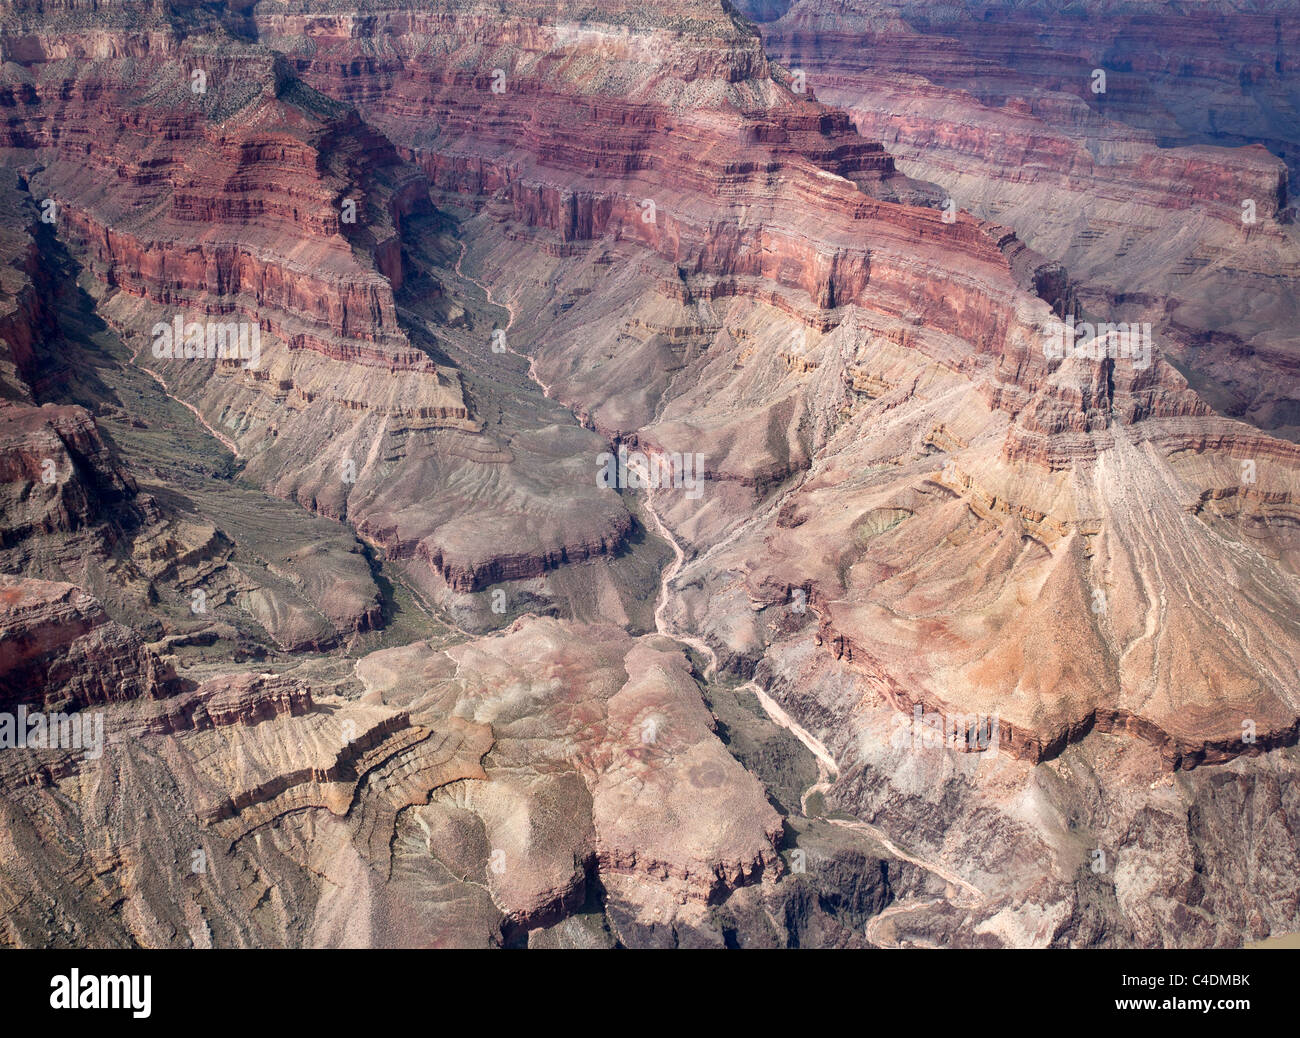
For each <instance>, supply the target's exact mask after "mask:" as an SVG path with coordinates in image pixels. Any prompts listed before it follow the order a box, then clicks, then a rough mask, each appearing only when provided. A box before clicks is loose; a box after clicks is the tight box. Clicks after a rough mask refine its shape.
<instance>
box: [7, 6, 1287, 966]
mask: <svg viewBox="0 0 1300 1038" xmlns="http://www.w3.org/2000/svg"><path fill="white" fill-rule="evenodd" d="M1241 7H1243V5H1230V4H1228V3H1226V2H1224V3H1219V2H1217V0H1212V2H1208V3H1206V4H1203V5H1197V9H1196V11H1195V12H1193V13H1187V12H1182V11H1174V10H1173V9H1172V6H1171V5H1167V4H1163V3H1158V2H1156V0H1133V2H1128V3H1124V4H1118V3H1111V2H1109V0H1089V2H1088V3H1084V4H1080V5H1075V7H1072V8H1071V10H1070V11H1069V12H1064V13H1063V12H1061V11H1060V10H1058V9H1057V8H1058V5H1053V4H1048V3H1046V2H1043V3H1039V2H1037V0H1034V2H1030V3H1010V2H1002V0H990V2H987V3H983V4H980V5H938V6H936V5H932V4H922V3H919V2H915V0H796V2H786V0H744V2H741V3H739V4H738V5H732V4H731V3H728V2H725V0H724V2H713V0H673V2H672V3H671V4H668V5H666V6H664V7H662V8H659V9H647V8H645V6H644V5H638V4H633V3H630V2H627V0H614V2H611V3H607V4H602V5H600V7H599V9H596V8H592V7H589V6H587V5H580V4H570V3H567V2H561V3H541V2H536V0H518V2H514V0H512V2H510V3H507V4H497V3H488V2H485V0H467V2H458V3H442V2H427V0H425V2H414V0H409V2H408V0H341V2H338V3H329V4H322V3H319V2H310V0H240V2H229V3H215V4H206V3H204V4H200V3H190V2H181V3H164V2H161V0H145V2H143V3H126V2H124V0H101V2H100V3H98V4H96V5H94V9H93V11H91V10H89V9H88V8H87V7H86V6H85V5H83V4H81V3H78V2H76V0H53V2H50V0H47V2H43V3H37V2H34V0H31V2H28V0H20V2H18V3H15V4H11V5H9V6H8V7H7V8H6V9H5V11H4V12H3V14H0V58H2V59H3V64H2V65H0V216H2V217H3V219H0V253H2V254H3V258H4V262H3V263H2V264H0V473H3V475H4V479H3V480H0V618H2V619H0V622H2V623H3V638H0V708H3V709H4V710H9V709H16V708H17V707H19V706H22V707H25V708H30V709H32V710H40V709H46V710H74V711H79V712H81V713H83V714H85V713H86V712H88V711H98V712H102V714H103V716H104V718H105V722H106V723H105V731H106V733H107V741H106V746H105V748H104V752H103V754H102V756H100V757H97V758H93V759H92V758H90V757H89V756H87V755H84V754H82V753H80V752H78V750H77V749H76V748H69V747H59V746H45V747H40V746H35V747H32V746H28V747H22V748H11V749H5V750H3V751H0V805H3V807H2V809H3V812H4V819H5V827H4V836H3V838H2V841H3V842H0V847H2V848H3V849H2V850H0V943H3V944H5V945H13V946H67V947H73V946H78V947H79V946H96V947H100V946H103V947H129V946H150V947H219V946H245V947H246V946H276V947H280V946H286V947H300V946H314V947H341V946H381V945H382V946H402V947H410V946H436V947H461V946H489V945H491V946H528V947H616V946H624V947H660V946H665V947H666V946H683V947H686V946H690V947H811V946H819V947H871V946H879V947H905V946H927V947H934V946H971V947H1048V946H1052V947H1067V946H1096V945H1100V946H1112V947H1113V946H1143V947H1173V946H1225V947H1236V946H1239V945H1241V944H1243V943H1245V942H1247V941H1255V940H1260V939H1264V938H1268V937H1270V936H1271V935H1279V934H1283V933H1288V932H1294V931H1296V930H1298V929H1300V844H1298V843H1297V838H1296V836H1295V835H1294V834H1295V833H1296V831H1297V822H1298V821H1300V799H1297V798H1298V797H1300V794H1298V793H1297V792H1296V790H1297V789H1300V785H1297V784H1296V783H1295V782H1293V781H1291V780H1292V778H1293V777H1294V774H1295V773H1296V772H1297V771H1298V770H1300V750H1298V749H1297V743H1298V742H1300V691H1298V690H1300V608H1298V606H1300V505H1298V504H1297V501H1300V444H1298V443H1297V439H1298V437H1297V433H1298V432H1300V378H1297V370H1298V369H1297V366H1298V364H1300V339H1298V338H1297V332H1296V317H1297V313H1296V301H1297V299H1300V293H1298V292H1297V286H1298V285H1300V227H1297V223H1296V220H1295V207H1294V204H1293V203H1292V201H1291V199H1290V196H1289V194H1288V185H1289V176H1290V174H1291V172H1292V171H1294V170H1296V169H1297V168H1298V167H1297V165H1296V163H1297V156H1298V155H1300V152H1297V150H1296V149H1297V147H1298V146H1300V144H1298V142H1300V115H1297V113H1295V111H1294V109H1293V108H1292V107H1291V106H1292V104H1293V100H1294V96H1295V94H1294V84H1295V82H1296V76H1297V75H1298V74H1300V65H1298V64H1297V61H1298V60H1300V59H1297V58H1296V56H1295V55H1296V53H1297V47H1300V39H1297V38H1295V33H1296V30H1295V28H1294V19H1290V20H1287V18H1286V17H1285V15H1284V13H1283V12H1284V11H1285V5H1284V4H1280V3H1274V2H1273V0H1256V2H1253V3H1251V4H1248V5H1244V9H1239V8H1241ZM1076 8H1077V10H1076ZM1081 29H1082V30H1084V31H1081ZM1098 69H1100V70H1102V71H1104V72H1105V73H1106V75H1105V76H1104V77H1103V78H1104V81H1105V88H1104V92H1097V91H1095V90H1094V85H1096V84H1099V83H1100V82H1101V81H1100V80H1099V79H1098V78H1097V77H1095V76H1094V74H1093V73H1094V70H1098ZM1207 113H1209V114H1207ZM1247 201H1249V202H1250V203H1251V205H1250V206H1246V205H1245V203H1246V202H1247ZM1246 216H1249V217H1250V219H1249V220H1247V219H1246ZM173 320H180V321H181V322H182V324H183V325H184V324H186V323H191V322H193V323H196V324H198V325H199V326H200V327H201V328H206V327H211V326H213V325H217V324H220V325H225V324H230V323H234V324H238V323H240V322H245V323H251V324H253V325H255V327H256V329H257V333H258V336H259V338H258V342H259V343H260V354H259V356H258V358H257V360H256V362H255V363H251V364H250V363H247V358H244V359H242V360H241V359H240V358H238V357H213V358H208V357H195V356H188V357H187V356H185V355H184V352H183V351H173V353H172V355H171V356H160V355H159V351H157V350H156V349H155V348H154V335H153V332H152V329H153V328H154V327H155V325H157V324H158V323H159V322H161V323H163V324H164V325H170V323H171V322H172V321H173ZM1067 322H1068V325H1067ZM1075 322H1079V323H1083V322H1086V323H1088V324H1090V325H1091V326H1093V328H1094V330H1095V329H1096V326H1097V325H1115V324H1119V323H1123V324H1124V325H1125V327H1128V326H1129V325H1130V323H1131V324H1132V325H1133V326H1143V327H1149V329H1150V331H1151V339H1150V343H1149V346H1150V349H1149V352H1148V353H1146V354H1144V355H1143V356H1141V357H1139V356H1135V355H1134V352H1133V351H1130V350H1128V349H1118V348H1116V346H1115V342H1114V339H1113V336H1114V335H1115V334H1116V333H1115V332H1114V330H1113V329H1112V330H1111V331H1109V332H1107V331H1105V330H1101V331H1100V332H1099V334H1098V335H1097V336H1096V338H1093V339H1091V340H1089V341H1087V342H1085V343H1084V345H1085V348H1084V349H1081V350H1073V351H1066V352H1065V353H1064V354H1063V355H1062V354H1061V353H1054V352H1053V350H1052V348H1051V344H1052V343H1053V342H1060V341H1062V335H1063V329H1065V328H1066V327H1067V326H1068V327H1074V326H1075ZM620 451H622V452H624V453H627V452H634V453H637V454H640V455H641V456H642V457H644V458H646V459H648V460H649V462H650V463H651V464H652V465H656V466H667V468H665V469H664V470H663V471H669V470H670V469H671V467H672V464H673V463H674V462H673V460H672V459H675V461H676V464H677V467H678V469H680V460H681V459H683V458H691V459H700V464H699V466H698V468H696V469H695V470H694V477H695V478H698V479H699V484H698V485H697V484H695V483H693V482H692V483H691V486H692V487H694V489H693V490H692V489H688V488H685V487H683V485H682V481H681V480H680V479H679V480H677V481H676V482H674V481H673V480H665V481H663V482H659V483H656V484H655V485H654V486H653V487H652V488H650V489H638V488H637V487H636V486H635V484H633V485H631V486H612V485H610V483H611V481H610V480H609V479H605V481H604V482H603V483H602V479H601V475H602V472H604V471H605V461H603V460H602V459H608V458H609V457H610V456H617V455H619V453H620ZM677 475H678V476H680V475H681V472H680V471H678V472H677ZM687 475H688V476H689V475H690V474H689V473H688V474H687ZM695 491H702V492H698V493H697V492H695ZM914 711H920V714H921V716H922V717H928V716H934V715H944V716H970V715H978V716H981V717H991V718H996V723H997V726H998V727H997V739H996V747H995V749H994V751H993V752H986V753H966V752H961V751H960V750H959V749H957V748H953V747H942V746H935V747H931V746H929V745H928V743H927V742H926V741H925V740H919V739H918V740H915V741H914V740H899V739H897V738H895V737H894V736H895V735H896V733H897V731H898V720H899V718H900V717H902V718H905V719H906V718H910V717H912V716H913V712H914ZM1098 862H1101V863H1103V864H1102V867H1100V868H1098V867H1097V864H1098Z"/></svg>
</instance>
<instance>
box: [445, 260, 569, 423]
mask: <svg viewBox="0 0 1300 1038" xmlns="http://www.w3.org/2000/svg"><path fill="white" fill-rule="evenodd" d="M456 244H457V245H459V246H460V255H459V256H457V257H456V266H455V268H454V270H455V272H456V276H457V277H458V278H460V279H461V280H463V281H468V282H469V283H470V284H471V285H477V286H478V287H479V290H480V291H481V292H482V293H483V297H484V298H485V299H486V300H487V301H488V303H490V304H491V305H492V306H496V307H500V308H501V309H502V310H504V311H505V312H506V315H507V317H508V320H507V321H506V326H505V327H504V328H503V329H501V330H502V332H503V333H504V334H505V336H506V339H505V346H506V352H507V353H513V354H514V355H515V356H516V357H518V358H519V359H520V360H526V361H527V362H528V377H529V378H530V379H532V380H533V382H535V383H536V384H537V387H538V388H539V389H541V391H542V396H544V397H546V399H547V400H550V399H551V387H550V386H548V385H547V384H546V383H545V382H543V381H542V380H541V379H540V378H539V377H538V376H537V361H536V359H534V358H533V357H530V356H529V355H528V354H526V353H520V352H519V351H518V350H516V349H513V348H512V347H511V346H510V334H509V333H510V329H511V327H513V325H514V323H515V317H516V314H515V308H514V307H513V306H511V305H510V304H509V303H506V302H498V301H497V300H496V298H495V297H494V296H493V295H492V289H490V288H489V287H488V286H487V285H485V284H484V283H483V282H482V281H480V280H479V279H478V278H475V277H470V275H468V274H466V273H465V272H464V271H463V270H462V269H461V266H460V265H461V263H462V262H464V259H465V254H466V253H467V252H468V251H469V247H468V246H467V245H466V244H465V242H464V240H463V239H457V240H456Z"/></svg>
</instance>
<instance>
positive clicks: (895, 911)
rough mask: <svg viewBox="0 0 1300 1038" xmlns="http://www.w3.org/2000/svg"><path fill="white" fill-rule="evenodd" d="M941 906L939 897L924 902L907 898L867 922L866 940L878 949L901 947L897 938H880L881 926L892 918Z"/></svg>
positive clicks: (941, 902) (941, 900)
mask: <svg viewBox="0 0 1300 1038" xmlns="http://www.w3.org/2000/svg"><path fill="white" fill-rule="evenodd" d="M941 904H943V898H940V897H932V898H927V899H925V900H917V899H915V898H908V899H907V900H905V901H897V902H895V903H894V904H892V905H890V906H889V907H888V908H886V909H883V910H882V911H880V912H879V913H877V914H876V915H873V916H872V917H871V918H870V919H868V920H867V929H866V937H867V940H868V941H870V942H871V943H872V944H874V945H875V946H876V947H878V948H899V947H901V945H900V944H899V942H898V940H897V938H889V937H884V936H881V934H880V927H881V925H882V924H883V923H885V922H886V921H887V920H889V919H891V918H893V917H894V916H899V915H911V914H912V913H913V912H920V911H922V910H923V909H926V908H933V907H934V906H935V905H941Z"/></svg>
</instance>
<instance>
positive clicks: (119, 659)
mask: <svg viewBox="0 0 1300 1038" xmlns="http://www.w3.org/2000/svg"><path fill="white" fill-rule="evenodd" d="M0 626H2V627H3V629H4V634H5V637H4V638H3V639H0V706H3V707H5V708H9V707H12V706H15V705H17V704H20V703H25V704H27V705H29V706H33V707H36V708H37V709H52V710H80V709H83V708H85V707H88V706H92V705H95V704H102V703H113V702H120V701H122V700H128V699H137V698H141V697H149V698H157V697H160V696H163V695H166V694H167V693H168V692H169V691H170V690H171V681H172V677H171V675H170V673H169V671H168V670H167V669H166V668H165V667H164V666H163V665H162V663H161V662H160V661H159V660H158V658H157V657H156V656H154V655H153V653H151V652H150V651H149V650H148V649H146V648H145V647H144V645H143V643H142V642H141V641H140V638H139V637H138V636H137V635H136V634H135V633H134V632H133V631H131V630H130V629H128V628H126V627H123V626H122V625H121V624H119V623H115V622H113V621H111V620H109V618H108V616H107V615H106V614H105V613H104V610H103V608H102V607H101V606H100V604H99V602H97V601H96V600H95V599H94V598H92V597H91V596H90V595H88V594H86V593H85V592H84V591H82V590H81V589H80V588H78V587H76V586H75V585H72V584H60V583H54V582H52V581H45V580H25V579H22V578H19V577H10V576H5V575H0Z"/></svg>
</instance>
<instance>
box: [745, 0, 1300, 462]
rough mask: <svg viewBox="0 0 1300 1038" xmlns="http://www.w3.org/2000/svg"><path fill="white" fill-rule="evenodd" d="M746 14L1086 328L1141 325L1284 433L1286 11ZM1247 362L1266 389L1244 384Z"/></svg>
mask: <svg viewBox="0 0 1300 1038" xmlns="http://www.w3.org/2000/svg"><path fill="white" fill-rule="evenodd" d="M750 10H751V11H753V12H754V13H755V14H756V15H760V16H761V17H764V18H769V17H773V20H770V21H765V22H764V24H763V25H762V34H763V39H764V43H765V46H766V47H767V50H768V52H769V54H770V56H771V57H772V58H773V59H775V60H777V61H780V62H782V63H784V64H786V65H789V66H790V67H792V68H798V69H800V70H802V72H803V74H804V75H805V77H806V79H807V82H808V84H809V85H810V88H811V89H813V90H815V91H816V93H817V96H818V97H820V98H821V99H822V100H824V101H828V102H830V103H832V104H835V105H837V106H841V107H843V108H844V110H846V111H847V112H849V113H850V114H851V115H852V117H853V120H854V123H855V124H856V125H857V126H858V128H859V129H860V130H861V131H862V133H864V134H865V135H867V136H869V137H872V138H874V139H879V140H881V141H883V142H885V144H886V146H887V147H888V148H889V149H890V150H891V152H892V153H893V154H894V155H895V156H896V157H897V159H898V161H899V162H900V164H901V166H902V168H903V169H905V170H906V171H907V172H909V173H911V174H912V175H913V176H919V177H924V178H926V179H929V180H933V181H935V182H936V183H939V184H941V185H942V186H943V187H944V189H945V190H946V192H947V193H948V194H949V195H950V196H951V198H952V199H953V200H954V202H955V204H956V205H957V206H958V207H960V208H962V209H968V210H970V211H971V212H972V213H975V214H977V215H979V216H982V217H984V218H986V219H993V220H997V221H999V222H1004V223H1006V224H1008V225H1010V226H1012V227H1014V228H1015V229H1016V231H1017V232H1018V234H1019V235H1020V236H1021V237H1022V238H1023V239H1024V240H1025V241H1026V242H1027V243H1028V244H1030V245H1032V246H1033V247H1034V248H1035V249H1036V250H1037V251H1039V252H1041V253H1043V254H1045V255H1047V256H1050V257H1051V258H1053V259H1057V260H1061V261H1063V262H1064V263H1065V265H1066V266H1067V267H1068V269H1069V270H1070V272H1071V274H1072V275H1073V277H1074V278H1075V280H1076V282H1077V284H1078V286H1079V290H1078V298H1079V300H1080V302H1081V303H1082V304H1083V305H1084V306H1085V307H1086V308H1087V309H1088V310H1089V311H1091V312H1092V313H1094V314H1098V315H1106V314H1111V315H1115V314H1124V315H1127V316H1128V317H1129V318H1130V319H1139V320H1144V321H1151V322H1152V323H1153V325H1154V327H1155V329H1156V333H1157V334H1158V335H1159V337H1160V339H1161V341H1162V343H1163V345H1164V349H1165V351H1166V353H1168V355H1170V356H1171V357H1174V358H1175V359H1176V360H1177V362H1178V363H1179V365H1180V366H1181V367H1182V368H1183V369H1184V370H1185V371H1188V372H1190V377H1192V380H1193V383H1194V384H1195V385H1196V387H1197V389H1198V390H1199V391H1200V392H1201V393H1202V394H1203V395H1204V396H1205V398H1206V399H1207V400H1209V401H1210V402H1211V403H1212V404H1213V405H1214V406H1215V407H1216V409H1218V410H1220V411H1221V412H1223V413H1227V414H1231V415H1233V416H1236V417H1241V418H1243V419H1244V420H1245V421H1248V422H1250V423H1251V424H1254V425H1257V426H1259V427H1261V428H1264V429H1267V430H1269V431H1271V432H1273V433H1274V434H1276V435H1281V436H1284V437H1286V438H1288V439H1292V440H1294V439H1296V437H1297V430H1298V429H1300V426H1298V425H1297V421H1296V416H1297V414H1300V410H1297V409H1298V408H1300V401H1298V400H1297V397H1296V386H1297V385H1298V384H1300V381H1298V380H1297V372H1298V370H1300V369H1298V368H1297V358H1298V357H1300V341H1298V340H1297V338H1296V336H1295V334H1294V332H1293V329H1294V327H1295V323H1296V317H1297V313H1296V310H1295V307H1296V291H1295V286H1296V283H1297V279H1298V278H1300V246H1297V238H1296V230H1295V224H1294V214H1295V208H1294V205H1293V204H1292V200H1291V198H1290V195H1289V190H1288V181H1289V176H1288V172H1290V174H1291V175H1294V174H1295V172H1296V171H1297V166H1296V156H1297V150H1296V149H1297V146H1298V145H1297V137H1296V129H1295V128H1296V126H1297V125H1300V118H1297V113H1296V112H1295V108H1294V96H1293V94H1294V82H1295V78H1296V76H1297V70H1296V68H1295V67H1294V57H1293V55H1294V53H1295V51H1296V48H1297V40H1296V38H1295V33H1296V29H1295V25H1294V19H1293V18H1290V17H1287V16H1286V6H1285V5H1279V4H1259V5H1251V8H1250V9H1249V10H1244V11H1243V10H1239V9H1237V8H1235V7H1232V6H1230V5H1225V4H1200V5H1197V6H1196V8H1195V9H1194V10H1188V11H1184V10H1181V9H1177V10H1175V9H1172V8H1170V7H1169V6H1168V5H1166V4H1158V3H1150V4H1123V5H1109V4H1086V5H1080V6H1079V7H1078V8H1077V9H1075V10H1072V11H1070V12H1068V13H1064V14H1063V13H1061V12H1060V11H1058V10H1056V9H1055V8H1049V7H1048V6H1047V5H1038V4H1027V5H1026V4H1015V5H1011V4H992V5H985V6H984V7H983V8H982V13H981V14H980V16H979V17H978V18H977V17H976V16H975V14H974V13H972V12H964V11H958V10H955V9H954V10H952V11H945V12H943V13H936V12H934V11H932V10H931V9H930V7H929V6H928V5H925V4H919V3H909V2H907V0H857V2H849V3H830V2H819V0H801V2H799V3H795V4H787V5H781V7H780V11H779V17H774V16H776V15H777V14H778V12H777V11H774V10H766V11H763V12H761V14H760V12H758V11H757V9H755V8H750ZM1103 77H1104V78H1103ZM1211 113H1219V114H1217V115H1214V114H1211ZM1288 167H1289V171H1288ZM1210 300H1213V302H1212V303H1211V302H1209V301H1210ZM1244 357H1249V358H1250V362H1249V367H1250V369H1251V370H1252V371H1254V370H1255V369H1256V368H1257V367H1258V368H1260V369H1262V370H1263V371H1265V372H1267V375H1266V377H1263V378H1252V377H1247V376H1246V375H1245V374H1244V369H1243V365H1242V358H1244Z"/></svg>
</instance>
